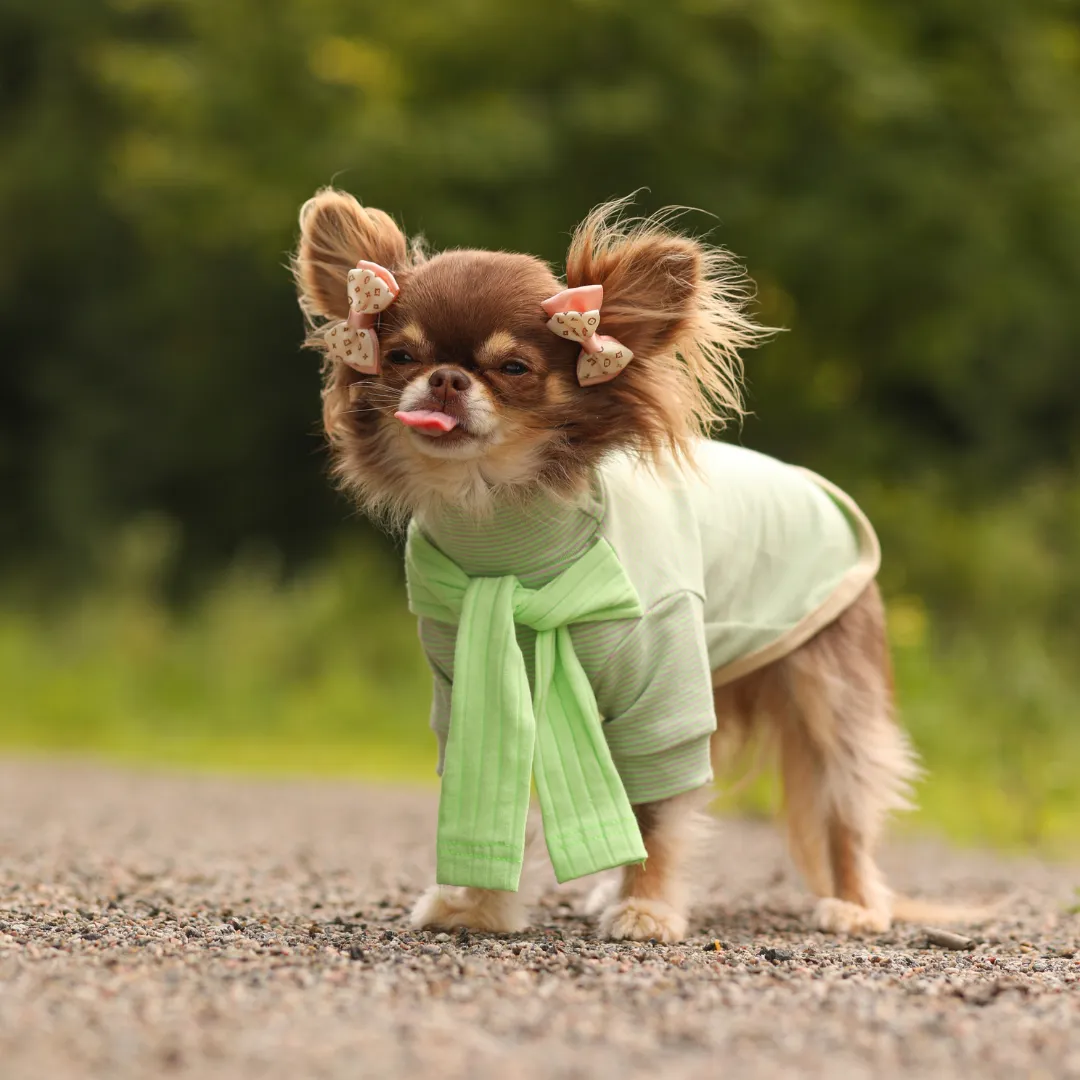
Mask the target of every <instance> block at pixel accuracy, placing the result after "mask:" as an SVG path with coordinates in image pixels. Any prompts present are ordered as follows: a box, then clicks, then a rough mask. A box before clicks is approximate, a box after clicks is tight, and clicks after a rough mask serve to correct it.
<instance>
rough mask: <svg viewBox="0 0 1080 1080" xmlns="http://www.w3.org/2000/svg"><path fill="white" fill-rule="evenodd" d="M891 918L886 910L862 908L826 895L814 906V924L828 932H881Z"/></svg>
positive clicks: (890, 922) (888, 924) (883, 931)
mask: <svg viewBox="0 0 1080 1080" xmlns="http://www.w3.org/2000/svg"><path fill="white" fill-rule="evenodd" d="M891 924H892V919H891V918H890V916H889V913H888V912H887V911H880V910H875V909H873V908H864V907H862V906H861V905H859V904H853V903H851V902H850V901H849V900H838V899H837V898H836V897H834V896H827V897H825V898H824V899H822V900H819V901H818V904H817V907H816V908H814V925H815V926H816V927H817V928H818V929H819V930H824V931H826V933H829V934H883V933H885V931H886V930H888V929H889V926H890V925H891Z"/></svg>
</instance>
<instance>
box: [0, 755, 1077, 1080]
mask: <svg viewBox="0 0 1080 1080" xmlns="http://www.w3.org/2000/svg"><path fill="white" fill-rule="evenodd" d="M434 808H435V795H434V793H433V792H432V791H411V790H395V789H380V788H377V787H372V786H363V785H353V784H346V783H341V782H335V783H315V782H308V783H269V782H255V781H241V780H225V779H206V778H189V777H176V776H167V775H146V774H141V775H137V774H132V773H126V772H122V771H113V770H108V769H104V768H97V767H92V766H79V765H60V764H50V763H31V762H26V761H18V760H8V761H2V760H0V1077H3V1080H27V1078H33V1080H69V1078H84V1077H86V1078H89V1077H93V1078H108V1080H128V1078H136V1077H137V1078H140V1080H142V1078H157V1077H185V1078H186V1077H191V1078H193V1080H194V1078H197V1080H217V1078H221V1080H239V1078H260V1080H263V1078H265V1080H278V1078H281V1080H285V1078H288V1080H306V1078H323V1077H325V1078H334V1080H336V1078H344V1077H349V1078H353V1077H369V1076H370V1077H380V1078H381V1077H399V1076H402V1077H403V1076H408V1077H411V1078H415V1077H428V1076H431V1077H436V1076H437V1077H439V1080H453V1078H456V1077H479V1078H486V1077H496V1076H498V1077H500V1078H502V1077H507V1076H514V1077H524V1078H539V1077H609V1076H610V1077H618V1078H635V1077H652V1076H663V1077H665V1080H669V1078H671V1080H678V1078H682V1077H724V1078H725V1080H734V1078H739V1077H777V1076H822V1077H825V1076H828V1077H832V1078H835V1077H864V1076H865V1077H873V1078H874V1080H889V1078H892V1077H908V1076H910V1077H914V1076H919V1077H922V1078H925V1077H932V1076H941V1077H957V1076H979V1077H983V1078H986V1077H1010V1078H1011V1077H1016V1076H1025V1077H1035V1076H1045V1077H1072V1076H1076V1077H1080V952H1076V949H1077V947H1078V945H1080V915H1076V914H1070V913H1069V912H1068V909H1069V907H1070V906H1071V905H1074V904H1076V902H1077V896H1076V895H1075V894H1074V889H1075V887H1076V886H1080V867H1077V866H1072V867H1066V866H1050V865H1046V864H1043V863H1040V862H1038V861H1035V860H1009V859H1004V858H999V857H995V856H991V855H983V854H978V853H967V852H963V853H957V852H953V851H950V850H948V849H945V848H942V847H938V846H935V845H931V844H919V845H897V846H894V847H893V848H892V849H891V850H890V851H889V852H888V854H887V858H886V860H885V861H886V865H887V867H888V869H889V871H890V874H891V875H892V878H893V880H894V882H896V883H897V884H898V885H900V886H901V887H903V888H904V889H905V891H910V892H913V893H917V894H923V895H932V896H935V897H949V896H953V897H961V896H962V897H964V898H965V899H981V898H984V897H987V896H1000V895H1002V894H1006V893H1008V894H1010V895H1011V897H1012V898H1011V900H1010V901H1009V903H1008V904H1007V905H1006V907H1005V908H1004V910H1002V911H1001V912H1000V914H998V915H997V916H996V917H995V919H994V920H993V922H992V923H989V924H986V925H984V926H982V927H978V928H972V929H971V930H970V931H969V932H970V934H971V935H972V936H973V937H974V938H975V939H976V940H975V947H974V948H973V949H971V950H970V951H950V950H946V949H942V948H927V940H926V933H925V930H924V929H923V928H920V927H900V928H897V929H896V930H895V931H894V932H892V933H890V934H888V935H885V936H883V937H880V938H874V939H867V940H848V941H838V940H834V939H830V938H828V937H826V936H824V935H822V934H819V933H815V932H808V931H807V929H806V924H805V922H804V918H805V916H806V913H807V911H808V910H809V907H810V902H809V899H808V898H807V897H806V895H805V894H804V893H803V892H802V890H801V888H800V886H799V884H798V882H797V881H796V879H795V878H794V876H793V875H792V873H791V872H790V871H789V869H788V864H787V861H786V859H785V857H784V855H783V852H782V848H781V846H780V844H779V842H778V841H777V839H776V837H775V834H774V832H773V830H772V829H771V828H770V827H768V826H766V825H762V824H758V823H745V822H730V821H729V822H721V823H719V826H718V828H717V830H716V837H715V839H714V840H713V841H712V843H711V844H710V846H709V848H708V850H707V851H704V852H703V853H702V855H701V857H700V860H699V864H700V872H701V878H702V882H703V886H704V888H703V891H702V895H701V901H700V905H699V909H698V913H697V916H696V917H695V919H694V920H693V924H692V933H693V937H692V938H691V939H690V940H689V941H688V942H686V943H685V944H682V945H679V946H672V947H665V946H651V945H647V944H646V945H613V944H607V943H604V942H601V941H599V940H598V939H597V937H596V935H595V930H594V928H593V926H592V925H591V924H590V923H589V922H588V921H586V920H583V919H580V918H579V917H577V915H576V911H577V905H578V903H579V901H580V897H581V887H580V886H579V887H578V888H576V889H575V888H565V889H561V890H557V889H554V888H551V887H550V883H549V882H548V881H547V879H546V877H545V876H544V875H543V874H541V876H540V880H539V886H540V891H541V893H542V895H541V896H540V898H539V899H540V903H539V905H538V907H537V909H536V922H537V926H536V929H535V930H534V931H533V932H531V933H529V934H525V935H518V936H512V937H503V938H496V937H481V936H469V935H457V934H455V935H439V934H435V933H417V932H413V931H412V930H410V929H409V928H408V926H407V922H406V919H405V914H406V911H407V908H408V906H409V904H410V903H411V901H412V899H413V898H414V896H415V895H416V893H417V892H418V891H419V889H420V888H421V887H422V886H423V885H425V884H427V883H428V881H429V879H430V876H431V872H432V840H433V829H434Z"/></svg>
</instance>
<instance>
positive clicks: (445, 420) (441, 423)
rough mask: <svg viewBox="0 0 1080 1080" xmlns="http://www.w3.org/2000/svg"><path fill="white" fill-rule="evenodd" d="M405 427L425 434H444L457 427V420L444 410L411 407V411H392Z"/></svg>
mask: <svg viewBox="0 0 1080 1080" xmlns="http://www.w3.org/2000/svg"><path fill="white" fill-rule="evenodd" d="M394 416H396V417H397V418H398V419H399V420H400V421H401V422H402V423H403V424H404V425H405V426H406V427H411V428H416V429H417V431H422V432H423V433H424V434H425V435H445V434H446V433H447V432H448V431H453V430H454V428H456V427H457V420H456V418H455V417H453V416H447V415H446V413H444V412H432V411H431V410H430V409H413V410H412V411H411V412H396V413H394Z"/></svg>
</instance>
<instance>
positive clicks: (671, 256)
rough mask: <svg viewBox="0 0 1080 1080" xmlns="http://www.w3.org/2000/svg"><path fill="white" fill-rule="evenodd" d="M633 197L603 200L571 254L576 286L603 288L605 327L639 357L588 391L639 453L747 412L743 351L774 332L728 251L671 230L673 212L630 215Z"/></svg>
mask: <svg viewBox="0 0 1080 1080" xmlns="http://www.w3.org/2000/svg"><path fill="white" fill-rule="evenodd" d="M629 202H630V200H629V199H619V200H616V201H615V202H612V203H607V204H605V205H602V206H598V207H597V208H596V209H595V210H594V211H593V212H592V213H591V214H590V215H589V216H588V217H587V218H586V219H585V221H584V222H582V224H581V225H579V226H578V228H577V230H576V231H575V233H574V237H573V240H572V241H571V244H570V251H569V253H568V255H567V259H566V283H567V285H568V286H569V287H570V288H576V287H578V286H581V285H602V286H603V287H604V298H603V304H602V306H601V309H600V329H599V332H600V333H601V334H604V335H608V336H610V337H613V338H616V339H618V341H620V342H621V343H622V344H623V345H625V346H627V347H628V348H629V349H630V350H631V352H633V354H634V356H633V359H632V360H631V362H630V363H629V364H628V365H627V366H626V367H625V368H624V369H623V370H622V371H621V372H620V373H619V374H618V375H616V376H615V377H614V378H613V379H611V380H610V381H609V382H605V383H600V384H599V385H595V386H587V387H584V388H583V389H584V390H585V392H586V393H588V394H589V396H590V402H591V406H592V407H594V409H595V410H596V412H597V414H598V415H607V414H608V413H610V418H609V419H610V420H611V422H612V423H615V422H618V423H619V424H621V425H622V426H623V428H624V429H625V430H626V431H627V432H629V433H631V434H632V436H633V437H634V439H635V440H636V443H637V445H638V448H639V449H642V450H645V451H646V452H649V453H652V452H654V451H656V450H657V449H658V448H659V447H662V446H667V447H670V448H673V449H675V450H676V452H679V451H680V450H682V449H684V448H686V447H687V446H688V445H689V442H688V440H690V439H691V438H693V437H695V436H697V435H699V434H701V433H703V432H709V431H711V430H712V429H713V428H714V426H716V425H717V424H722V423H723V422H724V421H725V420H727V419H729V418H731V417H732V416H739V415H741V413H742V395H741V392H740V390H741V385H740V382H741V373H742V362H741V360H740V358H739V350H740V349H742V348H745V347H748V346H751V345H754V344H755V343H756V342H758V341H759V340H760V339H761V338H762V337H764V336H765V335H766V334H767V331H765V330H763V329H762V328H761V327H759V326H757V325H756V324H755V323H754V321H753V320H752V319H751V318H750V317H749V316H748V315H747V314H746V306H747V304H748V302H749V300H750V297H751V296H752V295H753V286H752V283H751V282H750V280H749V279H748V278H747V277H746V274H745V272H744V271H743V269H742V267H740V266H739V264H738V263H737V262H736V261H735V260H734V258H733V257H732V256H731V255H730V254H729V253H728V252H726V251H724V250H723V249H721V248H715V247H711V246H710V245H708V244H705V243H703V242H702V241H700V240H696V239H694V238H692V237H688V236H682V235H680V234H678V233H675V232H672V231H671V229H670V228H669V227H668V225H667V222H669V221H670V220H671V217H672V215H671V214H667V215H660V216H659V217H653V218H646V219H643V220H634V219H631V220H626V219H625V218H623V217H622V214H623V211H624V210H625V209H626V207H627V206H628V205H629Z"/></svg>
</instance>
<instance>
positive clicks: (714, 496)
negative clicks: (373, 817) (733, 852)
mask: <svg viewBox="0 0 1080 1080" xmlns="http://www.w3.org/2000/svg"><path fill="white" fill-rule="evenodd" d="M691 456H692V461H691V462H690V463H687V464H680V463H677V462H676V461H675V460H674V459H665V460H663V461H661V462H660V463H659V464H658V465H655V466H653V467H649V466H646V465H644V464H643V463H641V462H640V461H639V460H638V459H636V458H634V457H631V456H629V455H615V456H613V457H612V458H610V459H609V460H608V461H606V462H605V463H604V464H603V465H601V467H600V468H598V469H597V471H596V473H595V476H594V479H593V483H592V485H591V486H590V489H589V490H588V492H586V493H585V494H584V495H583V496H582V497H581V498H579V499H576V500H558V499H555V498H552V497H550V496H536V497H534V498H532V499H530V500H525V501H521V502H515V501H510V500H507V501H504V502H500V503H499V504H498V505H497V506H496V507H495V508H494V509H493V510H492V511H491V513H490V514H488V515H485V516H483V517H481V518H477V517H475V516H473V515H469V514H467V513H465V512H464V511H461V510H457V509H455V508H453V507H442V508H440V510H439V512H438V514H437V515H431V516H424V517H422V518H419V519H418V520H415V521H414V522H413V524H412V527H411V529H410V543H409V551H408V553H407V558H406V566H407V570H408V575H409V589H410V606H411V607H412V608H413V610H414V611H416V612H417V614H418V615H419V616H420V638H421V642H422V644H423V647H424V651H425V653H426V655H427V659H428V662H429V665H430V666H431V669H432V672H433V674H434V701H433V707H432V717H431V725H432V728H433V730H434V731H435V734H436V736H437V738H438V742H439V751H440V755H439V756H440V764H439V769H440V772H443V769H444V764H445V762H446V747H447V738H448V733H449V731H450V721H451V714H452V711H453V706H452V699H453V690H454V675H455V671H454V665H455V647H456V645H457V638H458V623H459V622H460V621H461V608H460V604H459V606H458V608H457V609H456V610H454V608H453V605H451V606H449V607H448V606H447V604H446V603H443V602H442V601H445V600H446V596H443V597H442V601H439V600H432V598H431V597H432V590H431V589H430V588H426V587H425V584H424V583H425V582H426V583H428V585H430V584H431V582H433V581H434V582H438V581H439V580H442V579H446V578H447V575H448V574H449V576H450V577H453V575H454V574H455V573H456V574H460V580H459V581H458V582H457V588H458V590H459V593H460V597H461V598H462V599H463V597H464V594H465V592H466V591H467V588H468V584H469V582H470V581H474V580H475V579H496V580H499V579H505V580H506V581H509V582H510V583H511V584H510V585H506V586H505V588H507V589H511V588H512V587H515V588H516V587H520V588H522V589H523V590H526V591H529V590H543V588H544V587H545V586H547V585H549V584H551V583H553V582H556V580H557V579H560V577H561V576H563V575H565V574H566V573H567V571H568V570H570V569H571V568H572V567H574V566H575V564H577V563H578V562H579V560H581V559H582V558H583V557H584V556H586V555H587V554H589V553H591V552H592V551H593V550H594V549H596V548H599V547H601V545H602V546H603V547H604V548H609V549H610V551H611V553H612V554H613V556H614V559H615V562H617V564H618V565H619V566H620V567H621V569H622V571H623V572H624V574H625V579H626V581H627V582H628V583H629V586H630V587H631V589H632V592H633V593H634V594H636V601H637V606H636V607H635V608H634V609H633V613H628V612H627V611H626V610H622V611H621V612H620V617H617V618H599V619H591V620H587V621H586V620H581V619H568V620H567V621H566V623H565V624H564V625H563V629H562V638H561V641H562V643H563V645H564V647H565V649H567V650H569V651H570V652H571V653H572V654H573V657H574V663H576V664H579V665H580V669H581V671H582V672H583V673H584V675H585V677H586V678H587V680H588V683H589V685H590V687H591V690H592V694H593V695H594V697H595V707H596V710H598V720H602V732H603V735H604V738H605V740H606V748H604V749H606V751H607V752H608V753H609V755H610V760H611V763H612V764H613V766H614V769H615V770H617V775H618V778H619V779H620V780H621V785H622V788H623V789H624V790H625V796H626V798H627V799H628V800H629V803H646V802H654V801H657V800H659V799H665V798H669V797H671V796H673V795H678V794H681V793H682V792H685V791H690V790H692V789H694V788H697V787H700V786H702V785H703V784H705V783H708V782H709V781H710V780H711V779H712V770H711V764H710V758H709V737H710V735H711V734H712V733H713V731H714V730H715V727H716V718H715V714H714V706H713V693H712V691H713V688H714V687H716V686H721V685H724V684H725V683H728V682H731V681H733V680H735V679H738V678H740V677H742V676H743V675H747V674H749V673H750V672H752V671H755V670H757V669H758V668H761V667H764V666H765V665H767V664H769V663H771V662H772V661H774V660H777V659H779V658H780V657H782V656H785V655H786V654H788V653H790V652H792V651H793V650H794V649H796V648H798V646H799V645H801V644H803V643H804V642H805V641H807V640H808V639H809V638H810V637H812V636H813V635H814V634H815V633H816V632H817V631H818V630H820V629H822V628H823V627H824V626H826V625H828V624H829V623H830V622H832V621H833V620H834V619H835V618H836V617H837V616H838V615H840V614H841V612H843V611H844V610H845V608H847V607H848V606H849V605H850V604H851V603H852V602H853V601H854V600H855V599H856V598H857V597H858V596H859V594H860V593H861V592H862V591H863V589H864V588H865V587H866V586H867V584H868V583H869V582H870V581H871V580H872V579H873V577H874V575H875V574H876V572H877V569H878V565H879V561H880V551H879V547H878V542H877V538H876V537H875V535H874V532H873V529H872V527H871V526H870V524H869V522H868V521H867V520H866V518H865V516H864V515H863V514H862V512H861V511H860V510H859V509H858V507H857V506H856V505H855V503H854V502H853V501H852V500H851V499H850V498H849V497H848V496H847V495H845V494H844V493H843V492H841V491H840V490H839V489H837V488H835V487H834V486H833V485H831V484H830V483H829V482H828V481H826V480H824V479H822V478H821V477H818V476H816V475H815V474H813V473H811V472H809V471H807V470H805V469H800V468H797V467H795V466H790V465H786V464H784V463H782V462H779V461H777V460H775V459H773V458H769V457H767V456H765V455H762V454H758V453H755V452H754V451H751V450H746V449H743V448H741V447H737V446H732V445H730V444H726V443H718V442H709V441H706V440H700V441H699V442H697V443H696V444H695V445H694V448H693V451H692V455H691ZM429 549H430V550H429ZM418 552H422V553H423V554H421V555H418ZM432 553H434V555H435V556H441V557H442V558H443V560H444V562H443V563H438V559H437V558H436V559H434V560H433V559H431V558H425V557H424V556H425V555H427V556H430V555H431V554H432ZM436 564H437V565H436ZM605 566H607V567H608V570H610V564H608V563H607V562H606V561H605ZM448 567H449V568H453V570H452V571H451V570H448V569H447V568H448ZM564 580H565V579H564ZM597 580H598V581H599V580H600V579H599V578H598V579H597ZM604 580H606V578H605V579H604ZM572 584H573V590H572V591H573V594H574V595H573V598H574V600H575V602H576V603H577V605H578V607H579V608H580V610H581V611H585V612H589V611H594V610H596V608H595V607H593V606H591V605H592V601H591V599H590V596H589V594H590V592H591V591H592V588H593V581H592V578H591V575H588V574H585V575H579V577H578V579H577V580H573V581H572ZM451 591H452V590H451ZM489 599H490V598H489ZM561 599H562V601H563V602H565V601H566V599H567V597H566V596H563V597H562V598H561ZM523 602H524V601H523ZM623 602H624V603H625V602H626V597H625V596H624V598H623ZM440 603H442V606H441V607H440V606H439V605H440ZM514 607H515V605H514V604H510V606H509V607H507V606H506V605H505V604H504V609H503V610H504V613H505V611H507V610H511V609H512V608H514ZM638 612H639V613H638ZM440 613H441V614H442V617H437V616H438V615H439V614H440ZM504 617H505V616H504ZM512 621H513V623H514V636H515V637H516V641H517V644H518V646H519V649H520V654H518V653H517V651H516V650H510V651H511V652H512V653H514V660H515V663H516V662H517V658H518V656H519V655H520V661H521V664H522V667H523V672H524V675H523V678H524V680H525V682H526V683H527V686H528V687H532V689H533V691H534V692H535V691H536V687H537V670H536V657H537V633H538V629H537V627H538V625H539V624H538V623H537V621H536V619H535V618H533V619H531V620H530V619H518V618H516V617H513V618H512ZM530 622H531V625H530ZM539 632H540V633H541V634H543V633H545V632H546V631H545V629H543V628H541V629H540V630H539ZM486 633H487V631H486V630H485V629H484V628H483V627H482V626H479V625H473V626H472V627H471V629H470V640H471V641H472V645H471V646H470V648H472V649H473V650H474V652H475V654H476V655H477V656H479V657H481V659H483V660H484V662H485V663H486V664H487V665H488V666H487V670H488V672H489V673H490V671H492V670H494V668H495V667H497V666H498V665H492V664H491V657H490V656H487V657H485V656H484V648H485V644H484V643H485V640H486V638H485V634H486ZM500 655H501V654H500ZM501 662H502V661H500V663H501ZM541 674H542V676H543V678H544V679H547V678H548V677H549V673H547V672H544V673H541ZM476 681H477V680H473V683H474V685H475V683H476ZM469 708H470V706H469V704H468V703H459V704H458V709H457V715H459V716H460V715H462V714H463V713H462V710H467V709H469ZM473 715H475V713H474V712H470V716H473ZM493 720H497V717H493ZM495 730H496V731H497V730H498V727H497V724H496V728H495ZM525 731H526V735H525V737H528V736H527V731H528V728H527V726H526V729H525ZM537 737H539V734H538V733H537ZM602 756H603V755H601V757H602ZM550 758H551V755H549V760H550ZM564 766H565V763H564ZM598 767H599V768H600V769H601V772H602V771H603V769H604V765H603V762H602V761H601V763H600V765H599V766H598ZM537 779H538V791H539V793H540V795H541V809H542V810H543V811H544V813H545V831H547V830H548V817H549V816H550V815H549V808H548V807H545V806H544V805H543V802H544V800H543V790H542V788H541V786H540V780H539V776H538V777H537ZM444 782H445V778H444ZM456 783H457V784H458V790H459V792H460V790H461V789H462V786H463V785H462V784H461V778H460V777H458V778H457V781H456ZM464 787H465V788H468V787H469V785H468V784H465V785H464ZM519 787H520V785H519ZM445 795H446V789H445V786H444V797H445ZM527 795H528V791H527V784H526V786H525V800H526V806H527ZM519 802H520V800H519ZM616 802H617V800H616ZM497 806H498V800H497V799H496V800H495V801H494V802H493V803H492V805H491V806H488V807H487V809H488V810H489V811H490V812H491V815H492V816H493V817H494V818H497V817H498V811H497V809H495V807H497ZM460 809H461V808H460V807H458V811H460ZM623 810H624V808H623V807H622V806H621V804H620V805H618V806H616V804H615V803H612V804H611V805H610V806H608V807H607V808H606V810H602V811H601V813H606V814H607V815H608V817H612V816H614V819H617V820H618V821H619V822H622V821H624V820H625V815H624V812H623ZM471 812H472V818H470V820H474V819H475V817H476V813H477V812H478V808H477V807H475V806H474V807H472V811H471ZM448 813H449V812H448ZM553 813H554V811H553ZM474 823H475V822H474ZM443 824H444V821H443V813H442V808H441V809H440V832H441V834H442V831H443ZM496 824H497V825H498V824H499V823H498V822H496ZM500 827H501V826H500ZM619 827H620V828H621V825H620V826H619ZM514 828H515V830H516V829H517V826H516V825H515V827H514ZM496 831H498V830H496ZM616 831H617V830H616ZM447 835H449V834H448V833H447ZM515 835H516V831H515ZM521 836H522V839H523V836H524V824H523V819H522V825H521ZM458 839H459V840H460V837H459V838H458ZM515 844H516V840H515ZM491 850H492V849H488V854H490V853H491ZM441 854H442V853H441V852H440V855H441ZM480 855H481V860H482V858H483V852H481V853H480ZM553 857H554V852H553ZM513 858H514V859H516V858H517V854H516V853H515V854H514V856H513ZM440 861H441V860H440ZM496 861H497V860H496ZM628 861H637V859H636V858H633V857H626V858H623V859H622V862H628ZM607 865H620V863H618V862H609V863H608V864H607ZM601 868H602V867H601V866H599V865H594V866H592V870H597V869H601ZM572 876H576V875H572ZM454 877H455V878H456V880H450V878H447V883H452V884H483V883H482V882H479V881H476V880H462V879H461V876H460V875H459V874H455V875H454ZM440 880H443V877H442V876H440ZM486 880H490V879H486ZM515 882H516V879H515ZM483 887H492V888H500V887H502V888H505V887H508V886H506V885H484V886H483ZM509 887H512V888H513V887H516V884H514V885H511V886H509Z"/></svg>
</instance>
